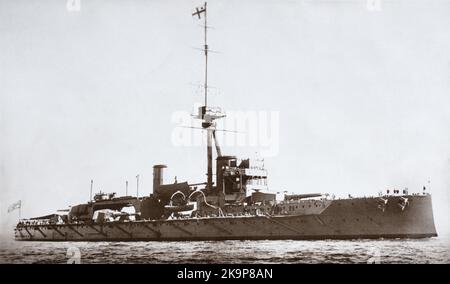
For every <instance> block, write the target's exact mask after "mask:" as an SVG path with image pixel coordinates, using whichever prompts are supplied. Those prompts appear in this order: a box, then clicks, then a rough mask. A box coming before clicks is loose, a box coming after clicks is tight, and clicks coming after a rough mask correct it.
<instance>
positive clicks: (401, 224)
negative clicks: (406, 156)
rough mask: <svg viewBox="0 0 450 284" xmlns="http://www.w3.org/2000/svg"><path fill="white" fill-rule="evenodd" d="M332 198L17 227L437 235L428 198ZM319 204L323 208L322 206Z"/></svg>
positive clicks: (19, 234)
mask: <svg viewBox="0 0 450 284" xmlns="http://www.w3.org/2000/svg"><path fill="white" fill-rule="evenodd" d="M400 198H401V197H399V196H397V197H394V196H392V197H387V198H385V199H384V200H387V203H382V204H383V206H380V199H379V198H352V199H342V200H333V201H331V202H330V203H329V204H327V205H326V206H324V208H323V210H322V211H321V212H320V213H318V214H301V215H277V216H241V217H209V218H190V219H174V220H157V221H134V222H107V223H92V224H57V225H56V224H55V225H48V224H45V225H31V224H29V225H18V226H17V227H16V230H15V238H16V240H21V241H199V240H265V239H267V240H285V239H292V240H319V239H358V238H359V239H361V238H370V239H376V238H427V237H434V236H437V233H436V229H435V225H434V220H433V213H432V204H431V196H430V195H411V196H406V198H407V199H408V205H407V206H406V207H404V208H402V206H400V201H401V199H400ZM318 206H321V205H318Z"/></svg>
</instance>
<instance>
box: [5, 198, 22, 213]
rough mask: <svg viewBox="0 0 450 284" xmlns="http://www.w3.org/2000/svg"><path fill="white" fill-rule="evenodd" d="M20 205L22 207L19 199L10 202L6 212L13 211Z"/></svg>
mask: <svg viewBox="0 0 450 284" xmlns="http://www.w3.org/2000/svg"><path fill="white" fill-rule="evenodd" d="M20 207H22V201H21V200H19V201H17V202H16V203H13V204H11V205H10V206H9V207H8V213H9V212H12V211H14V210H16V209H19V208H20Z"/></svg>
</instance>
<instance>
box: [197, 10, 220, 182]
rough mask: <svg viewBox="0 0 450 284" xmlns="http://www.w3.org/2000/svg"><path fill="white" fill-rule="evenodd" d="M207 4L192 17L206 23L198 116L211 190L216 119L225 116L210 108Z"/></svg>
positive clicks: (216, 109)
mask: <svg viewBox="0 0 450 284" xmlns="http://www.w3.org/2000/svg"><path fill="white" fill-rule="evenodd" d="M206 7H207V2H205V4H204V5H203V6H202V7H200V8H196V9H195V12H194V13H192V16H198V18H199V19H201V18H202V16H203V21H204V27H203V28H204V45H203V51H204V54H205V82H204V85H203V87H204V95H205V104H204V105H203V106H201V107H200V108H199V112H198V115H197V117H196V118H197V119H200V120H202V129H205V130H206V135H207V162H208V172H207V177H208V180H207V183H206V189H207V190H211V189H212V180H213V172H212V155H213V153H212V140H213V139H214V141H215V145H216V149H217V155H218V156H220V155H221V153H220V147H219V144H218V143H217V140H216V137H215V136H216V135H215V122H214V120H215V119H218V118H222V117H225V115H224V114H223V113H222V112H221V110H220V109H219V108H211V107H208V51H209V48H208V37H207V35H208V26H207V24H208V21H207V10H206Z"/></svg>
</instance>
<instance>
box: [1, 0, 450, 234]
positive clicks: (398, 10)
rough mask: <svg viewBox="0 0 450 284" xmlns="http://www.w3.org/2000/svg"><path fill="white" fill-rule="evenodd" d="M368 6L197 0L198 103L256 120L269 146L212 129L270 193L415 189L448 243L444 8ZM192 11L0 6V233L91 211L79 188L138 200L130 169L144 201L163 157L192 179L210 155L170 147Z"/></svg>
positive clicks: (186, 108)
mask: <svg viewBox="0 0 450 284" xmlns="http://www.w3.org/2000/svg"><path fill="white" fill-rule="evenodd" d="M374 1H375V2H374ZM369 2H370V3H372V4H371V5H368V2H367V1H366V0H341V1H339V0H331V1H322V0H317V1H312V0H309V1H306V0H304V1H302V0H298V1H296V0H290V1H288V0H281V1H280V0H277V1H276V0H261V1H256V0H247V1H245V0H244V1H236V0H231V1H225V0H211V1H209V2H208V26H211V27H210V29H209V30H208V44H209V47H210V49H212V50H214V51H216V52H214V53H210V57H209V66H208V68H209V74H208V76H209V82H208V83H209V84H210V85H211V86H212V88H211V90H210V93H211V95H210V98H209V102H210V103H211V105H216V106H221V107H222V108H224V109H225V111H227V112H228V113H230V114H233V113H234V114H236V113H245V114H248V115H250V116H254V115H256V116H258V117H260V119H258V120H257V123H258V124H257V126H255V125H252V124H251V123H250V124H249V125H250V126H247V128H246V126H245V125H244V131H247V132H252V133H253V132H254V133H256V134H255V135H260V136H258V137H262V136H264V133H262V131H263V130H262V129H265V128H268V129H269V131H270V133H269V134H268V135H269V136H270V138H271V139H269V140H267V139H266V140H264V141H263V139H262V140H261V139H257V143H256V144H252V145H246V143H244V145H238V143H234V142H236V139H235V138H236V136H238V135H245V134H236V133H230V132H222V133H221V134H220V135H218V139H219V142H220V143H221V145H222V151H223V153H224V154H228V155H237V156H238V157H242V158H245V157H247V156H250V157H253V156H262V157H264V158H265V159H264V164H265V167H266V168H267V169H268V171H269V188H270V190H272V191H275V192H277V191H284V190H287V191H289V192H295V193H306V192H322V193H330V194H335V195H336V196H347V194H351V195H353V196H369V195H377V194H378V192H379V191H381V190H385V189H393V188H396V189H403V188H405V187H407V188H408V189H409V191H410V192H421V189H422V186H423V185H426V186H427V187H428V191H429V192H431V193H432V195H433V207H434V208H433V209H434V214H435V219H436V223H437V228H438V232H450V226H449V222H448V218H447V216H448V215H449V213H450V209H449V206H448V205H449V203H450V110H449V108H450V94H449V90H450V33H449V32H448V27H449V26H450V17H448V16H449V14H450V1H444V0H430V1H425V0H411V1H406V0H404V1H400V0H390V1H387V0H380V1H377V0H371V1H369ZM373 3H375V4H373ZM202 4H203V2H202V1H184V0H172V1H163V0H154V1H144V0H130V1H120V0H108V1H106V0H89V1H86V0H81V6H80V10H79V11H73V10H71V9H68V7H67V2H66V1H65V0H44V1H31V0H15V1H6V0H0V137H1V139H0V231H1V234H10V233H12V227H13V225H14V223H15V222H16V221H17V217H18V216H17V213H18V212H17V211H15V212H11V213H7V208H8V206H9V205H10V204H12V203H14V202H16V201H17V200H22V204H23V208H22V212H21V214H22V217H32V216H36V215H44V214H48V213H53V212H55V211H56V210H58V209H65V208H68V206H69V205H73V204H78V203H82V202H86V201H88V199H89V189H90V180H91V179H93V180H94V191H95V192H96V191H99V190H102V191H104V192H117V194H118V195H123V194H125V181H126V180H128V181H129V183H130V187H129V192H130V193H133V194H135V190H136V175H137V174H139V175H140V184H139V193H140V195H141V196H144V195H148V194H149V193H150V192H151V189H152V166H153V165H154V164H160V163H164V164H166V165H167V166H168V169H167V171H166V175H165V180H166V182H171V181H172V180H173V179H174V176H177V180H178V181H185V180H186V181H189V182H190V183H196V182H203V181H205V179H206V178H205V173H206V151H205V147H203V146H201V145H189V144H188V145H186V144H183V145H180V144H177V143H176V141H174V136H175V137H176V134H177V133H179V131H180V128H179V127H177V125H178V126H179V125H180V124H184V125H194V122H192V124H191V122H189V120H188V121H187V122H186V121H183V122H182V123H180V121H179V120H178V118H179V117H189V114H190V113H192V112H193V111H194V106H198V105H199V104H201V102H202V100H203V97H202V92H201V87H199V84H202V80H203V72H204V70H203V68H204V58H203V57H202V53H201V51H199V50H198V49H196V48H201V47H202V44H203V42H202V41H203V34H202V27H201V24H202V22H201V21H199V20H198V19H196V18H194V17H192V16H191V13H192V12H193V10H194V8H195V7H197V6H200V5H202ZM236 117H237V118H238V119H239V117H240V116H239V115H235V118H236ZM261 117H262V118H264V117H266V118H267V119H266V120H264V119H262V118H261ZM232 119H233V115H230V116H229V117H228V118H225V119H224V120H223V122H220V123H219V124H218V127H223V128H224V129H231V130H233V129H234V128H235V127H238V126H236V125H235V124H233V123H232V122H230V120H232ZM227 121H228V122H227ZM264 126H267V127H264ZM255 129H256V130H255ZM183 131H184V132H183V133H184V134H185V135H192V137H197V138H198V137H200V138H201V137H202V134H201V132H200V131H196V130H192V129H184V130H183ZM186 131H187V132H186ZM265 134H267V133H265ZM233 135H234V136H233ZM266 136H267V135H266ZM233 137H234V138H233ZM175 140H176V139H175ZM244 142H245V141H244ZM193 144H194V143H193ZM247 144H249V143H247ZM256 153H258V154H256Z"/></svg>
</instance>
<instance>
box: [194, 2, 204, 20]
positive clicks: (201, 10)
mask: <svg viewBox="0 0 450 284" xmlns="http://www.w3.org/2000/svg"><path fill="white" fill-rule="evenodd" d="M202 13H206V3H205V5H203V6H201V7H200V8H195V12H194V13H192V16H195V15H197V16H198V18H199V19H201V17H200V15H201V14H202Z"/></svg>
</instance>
